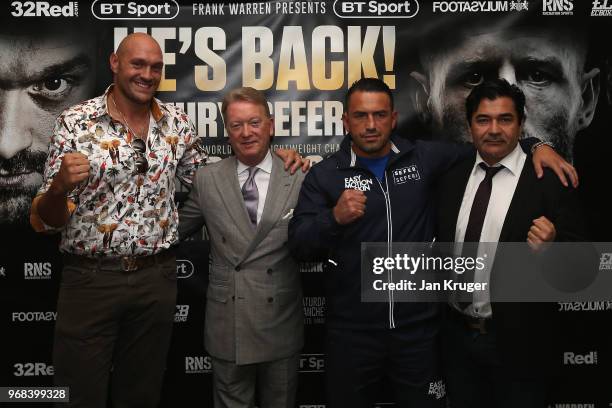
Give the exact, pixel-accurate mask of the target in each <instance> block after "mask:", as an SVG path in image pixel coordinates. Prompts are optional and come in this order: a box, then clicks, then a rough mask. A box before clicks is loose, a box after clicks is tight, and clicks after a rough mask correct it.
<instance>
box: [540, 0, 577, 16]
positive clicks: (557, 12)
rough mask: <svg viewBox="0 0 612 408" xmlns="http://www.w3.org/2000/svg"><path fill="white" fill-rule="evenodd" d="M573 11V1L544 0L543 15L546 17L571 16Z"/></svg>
mask: <svg viewBox="0 0 612 408" xmlns="http://www.w3.org/2000/svg"><path fill="white" fill-rule="evenodd" d="M573 10H574V1H573V0H542V14H543V15H545V16H571V15H573V14H574V12H573Z"/></svg>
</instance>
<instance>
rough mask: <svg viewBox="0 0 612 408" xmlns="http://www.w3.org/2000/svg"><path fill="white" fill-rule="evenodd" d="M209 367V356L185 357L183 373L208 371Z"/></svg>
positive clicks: (210, 367) (210, 363) (210, 365)
mask: <svg viewBox="0 0 612 408" xmlns="http://www.w3.org/2000/svg"><path fill="white" fill-rule="evenodd" d="M211 369H212V362H211V359H210V356H206V357H205V356H196V357H185V374H203V373H210V370H211Z"/></svg>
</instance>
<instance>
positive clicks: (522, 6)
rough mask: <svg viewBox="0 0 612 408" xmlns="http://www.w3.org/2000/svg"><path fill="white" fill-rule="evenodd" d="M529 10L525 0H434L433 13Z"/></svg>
mask: <svg viewBox="0 0 612 408" xmlns="http://www.w3.org/2000/svg"><path fill="white" fill-rule="evenodd" d="M523 10H529V3H528V2H527V0H522V1H520V0H514V1H509V0H497V1H491V0H490V1H449V0H446V1H434V2H433V12H434V13H482V12H506V11H523Z"/></svg>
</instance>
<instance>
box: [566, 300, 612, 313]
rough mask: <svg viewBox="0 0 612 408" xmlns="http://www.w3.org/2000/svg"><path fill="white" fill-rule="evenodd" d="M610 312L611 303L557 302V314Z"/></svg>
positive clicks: (611, 308)
mask: <svg viewBox="0 0 612 408" xmlns="http://www.w3.org/2000/svg"><path fill="white" fill-rule="evenodd" d="M604 310H612V301H609V300H607V301H601V302H559V312H601V311H604Z"/></svg>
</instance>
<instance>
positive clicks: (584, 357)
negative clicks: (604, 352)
mask: <svg viewBox="0 0 612 408" xmlns="http://www.w3.org/2000/svg"><path fill="white" fill-rule="evenodd" d="M563 364H564V365H597V352H596V351H591V352H590V353H587V354H576V353H573V352H571V351H567V352H565V353H563Z"/></svg>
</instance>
